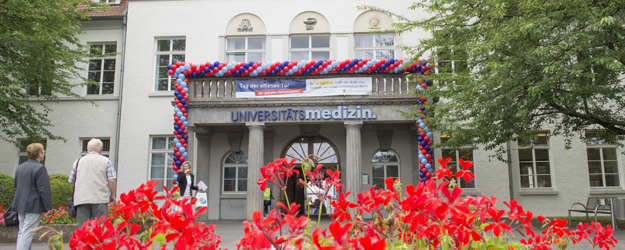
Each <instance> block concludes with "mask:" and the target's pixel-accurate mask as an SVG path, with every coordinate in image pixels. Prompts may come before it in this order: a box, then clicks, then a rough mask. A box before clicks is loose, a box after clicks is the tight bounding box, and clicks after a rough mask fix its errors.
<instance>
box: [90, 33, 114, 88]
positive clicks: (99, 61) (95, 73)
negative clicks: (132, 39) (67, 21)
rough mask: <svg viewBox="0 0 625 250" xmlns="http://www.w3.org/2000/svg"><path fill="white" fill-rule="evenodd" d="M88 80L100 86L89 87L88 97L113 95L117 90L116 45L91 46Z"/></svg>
mask: <svg viewBox="0 0 625 250" xmlns="http://www.w3.org/2000/svg"><path fill="white" fill-rule="evenodd" d="M89 47H90V51H89V55H90V56H91V57H92V58H91V59H89V75H88V79H89V80H90V81H94V82H96V83H98V85H89V86H87V95H107V94H113V90H114V88H115V53H116V52H117V44H116V43H108V44H90V45H89Z"/></svg>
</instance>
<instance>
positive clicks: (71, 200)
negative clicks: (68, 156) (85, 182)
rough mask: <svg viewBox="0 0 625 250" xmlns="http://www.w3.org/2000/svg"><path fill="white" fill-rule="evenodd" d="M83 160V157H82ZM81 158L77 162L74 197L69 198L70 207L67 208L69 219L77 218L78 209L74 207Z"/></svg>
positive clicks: (73, 189)
mask: <svg viewBox="0 0 625 250" xmlns="http://www.w3.org/2000/svg"><path fill="white" fill-rule="evenodd" d="M80 158H82V157H80ZM80 158H78V160H77V161H76V171H75V172H76V173H74V174H76V177H75V178H74V187H73V188H72V197H70V198H69V205H68V206H67V208H68V209H67V210H68V211H67V212H68V213H69V217H74V218H76V215H77V213H76V207H75V206H74V193H75V191H76V180H77V179H78V163H79V162H80Z"/></svg>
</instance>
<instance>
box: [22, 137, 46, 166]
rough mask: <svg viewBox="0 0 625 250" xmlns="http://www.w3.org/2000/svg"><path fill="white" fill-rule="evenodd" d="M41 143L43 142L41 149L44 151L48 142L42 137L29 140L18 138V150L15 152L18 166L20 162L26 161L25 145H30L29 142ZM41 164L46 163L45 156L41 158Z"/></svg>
mask: <svg viewBox="0 0 625 250" xmlns="http://www.w3.org/2000/svg"><path fill="white" fill-rule="evenodd" d="M37 142H38V143H41V144H43V151H46V148H47V144H48V140H46V139H43V141H30V140H27V139H20V140H18V143H19V145H20V147H19V151H18V153H17V158H18V160H17V165H18V166H19V165H20V164H22V163H24V162H26V161H28V154H27V153H26V147H28V145H30V144H31V143H37ZM40 163H41V164H42V165H46V159H45V157H44V158H43V161H41V162H40Z"/></svg>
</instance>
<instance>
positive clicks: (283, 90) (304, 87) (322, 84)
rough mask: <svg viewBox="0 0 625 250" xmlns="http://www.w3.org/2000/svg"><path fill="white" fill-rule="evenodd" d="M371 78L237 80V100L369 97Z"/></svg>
mask: <svg viewBox="0 0 625 250" xmlns="http://www.w3.org/2000/svg"><path fill="white" fill-rule="evenodd" d="M371 89H372V84H371V77H350V78H325V79H306V80H237V95H236V96H237V98H286V97H307V96H340V95H371Z"/></svg>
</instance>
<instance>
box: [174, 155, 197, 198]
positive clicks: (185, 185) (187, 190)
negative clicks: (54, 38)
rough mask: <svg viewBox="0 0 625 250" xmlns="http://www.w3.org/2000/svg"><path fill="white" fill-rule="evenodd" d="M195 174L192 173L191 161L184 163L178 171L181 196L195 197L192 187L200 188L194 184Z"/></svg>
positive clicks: (194, 188)
mask: <svg viewBox="0 0 625 250" xmlns="http://www.w3.org/2000/svg"><path fill="white" fill-rule="evenodd" d="M194 182H195V176H194V175H193V174H192V173H191V162H189V161H185V162H184V163H182V169H181V170H180V172H178V186H179V187H180V198H184V197H193V195H192V194H191V189H193V190H198V188H197V186H194V185H193V183H194Z"/></svg>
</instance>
